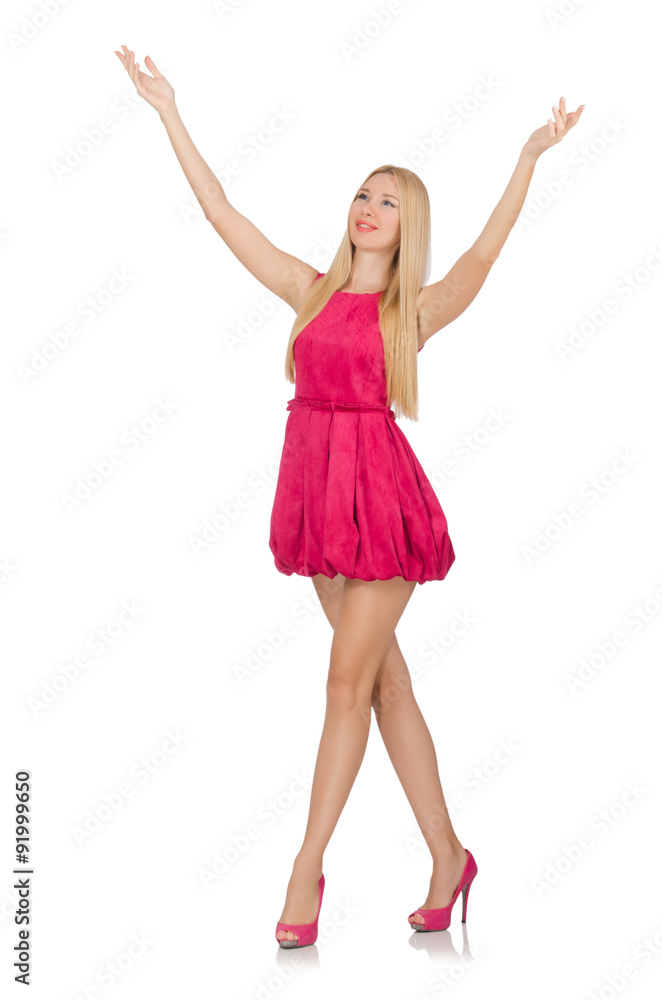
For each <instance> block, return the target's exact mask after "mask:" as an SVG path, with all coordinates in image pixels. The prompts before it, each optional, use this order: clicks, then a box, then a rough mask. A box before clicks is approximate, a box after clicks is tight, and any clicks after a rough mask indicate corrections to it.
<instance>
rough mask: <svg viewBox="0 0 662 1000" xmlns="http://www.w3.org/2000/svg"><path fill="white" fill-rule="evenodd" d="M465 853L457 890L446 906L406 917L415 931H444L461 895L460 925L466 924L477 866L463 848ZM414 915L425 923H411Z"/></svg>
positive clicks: (419, 911)
mask: <svg viewBox="0 0 662 1000" xmlns="http://www.w3.org/2000/svg"><path fill="white" fill-rule="evenodd" d="M465 850H466V852H467V863H466V864H465V866H464V871H463V872H462V875H461V876H460V881H459V882H458V884H457V888H456V889H455V892H454V893H453V898H452V899H451V901H450V903H449V904H448V906H441V907H438V908H437V909H432V910H422V909H419V910H414V912H413V913H410V914H409V916H408V918H407V919H408V920H409V926H410V927H412V928H413V929H414V930H415V931H445V930H446V929H447V928H448V927H450V924H451V911H452V909H453V906H454V905H455V900H456V899H457V898H458V897H459V895H460V893H462V923H463V924H464V923H466V920H467V900H468V898H469V889H470V888H471V883H472V882H473V880H474V879H475V877H476V873H477V871H478V866H477V864H476V862H475V860H474V856H473V854H472V853H471V851H470V850H468V849H467V848H466V847H465ZM416 914H418V915H420V916H421V917H423V918H424V920H425V923H423V924H419V923H416V921H413V922H412V919H411V918H412V917H413V916H415V915H416Z"/></svg>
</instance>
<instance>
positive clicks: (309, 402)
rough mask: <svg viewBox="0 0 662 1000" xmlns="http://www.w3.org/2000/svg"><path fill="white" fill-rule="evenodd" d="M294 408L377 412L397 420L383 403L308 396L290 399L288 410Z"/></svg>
mask: <svg viewBox="0 0 662 1000" xmlns="http://www.w3.org/2000/svg"><path fill="white" fill-rule="evenodd" d="M294 406H306V407H309V408H310V409H311V410H332V411H335V410H349V411H351V412H361V413H363V412H366V411H367V412H377V413H383V414H384V415H385V416H387V417H391V419H392V420H395V413H394V411H393V410H392V409H391V408H390V407H389V406H386V405H385V404H383V403H349V402H345V401H342V400H338V399H310V398H309V397H307V396H295V397H294V399H288V401H287V409H288V410H291V409H292V408H293V407H294Z"/></svg>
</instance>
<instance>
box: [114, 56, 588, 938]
mask: <svg viewBox="0 0 662 1000" xmlns="http://www.w3.org/2000/svg"><path fill="white" fill-rule="evenodd" d="M122 50H123V51H122V52H121V53H120V52H116V55H117V56H118V58H119V59H120V61H121V62H122V65H123V66H124V67H125V69H126V71H127V72H128V74H129V76H130V77H131V79H132V80H133V82H134V84H135V86H136V90H137V91H138V93H139V94H140V96H141V97H143V98H144V99H145V100H146V101H147V102H148V103H149V104H151V105H152V107H153V108H155V109H156V111H157V112H158V114H159V115H160V117H161V120H162V122H163V124H164V126H165V128H166V131H167V133H168V137H169V139H170V141H171V143H172V145H173V148H174V150H175V153H176V155H177V158H178V160H179V162H180V164H181V166H182V169H183V170H184V173H185V174H186V177H187V179H188V181H189V183H190V185H191V187H192V189H193V191H194V193H195V196H196V198H197V199H198V201H199V202H200V205H201V206H202V208H203V210H204V213H205V217H206V218H207V219H208V220H209V222H211V224H212V226H213V227H214V229H215V230H216V231H217V232H218V234H219V235H220V236H221V238H222V239H223V240H224V241H225V243H226V244H227V246H228V247H229V248H230V250H232V252H233V253H234V254H235V256H236V257H237V258H238V259H239V260H240V261H241V263H242V264H243V265H244V266H245V267H246V268H248V270H249V271H250V272H251V274H253V275H254V276H255V277H256V278H257V279H258V281H259V282H260V283H261V284H263V285H265V286H266V287H267V288H269V289H270V290H271V291H272V292H273V293H274V294H275V295H278V296H280V298H282V299H284V301H285V302H287V303H288V305H290V306H291V307H292V309H293V310H294V311H295V313H296V319H295V322H294V326H293V327H292V331H291V334H290V339H289V343H288V347H287V355H286V360H285V373H286V376H287V378H288V379H289V381H290V382H295V385H296V389H295V395H294V397H293V398H292V399H291V400H289V401H288V404H287V408H288V410H290V414H289V416H288V419H287V422H286V429H285V441H284V444H283V451H282V455H281V463H280V469H279V474H278V481H277V484H276V493H275V497H274V504H273V508H272V514H271V525H270V537H269V545H270V548H271V551H272V553H273V556H274V562H275V565H276V568H277V569H278V570H279V571H280V572H281V573H285V574H287V575H291V574H292V573H297V574H299V575H301V576H308V577H311V579H312V583H313V586H314V587H315V591H316V593H317V596H318V598H319V600H320V602H321V604H322V607H323V609H324V612H325V614H326V616H327V618H328V620H329V622H330V624H331V626H332V628H333V639H332V643H331V656H330V665H329V672H328V678H327V684H326V696H327V708H326V716H325V720H324V727H323V729H322V735H321V740H320V744H319V750H318V754H317V761H316V765H315V773H314V778H313V787H312V790H311V798H310V809H309V815H308V824H307V827H306V832H305V835H304V840H303V844H302V846H301V849H300V850H299V853H298V854H297V856H296V858H295V861H294V864H293V868H292V875H291V878H290V880H289V884H288V888H287V896H286V899H285V906H284V907H283V911H282V913H281V918H280V920H279V921H278V923H277V926H276V938H277V940H278V941H279V943H280V945H281V947H302V946H305V945H308V944H313V943H314V942H315V940H316V939H317V925H318V918H319V913H320V908H321V904H322V895H323V892H324V875H323V873H322V859H323V856H324V851H325V848H326V846H327V844H328V842H329V840H330V838H331V834H332V833H333V830H334V828H335V826H336V824H337V822H338V819H339V817H340V814H341V812H342V809H343V808H344V805H345V802H346V801H347V798H348V795H349V792H350V789H351V787H352V785H353V783H354V780H355V778H356V775H357V773H358V770H359V767H360V765H361V762H362V760H363V757H364V754H365V749H366V745H367V739H368V732H369V728H370V720H371V710H374V712H375V716H376V719H377V725H378V727H379V731H380V733H381V735H382V737H383V739H384V743H385V745H386V749H387V752H388V754H389V757H390V759H391V761H392V763H393V766H394V768H395V770H396V773H397V775H398V778H399V779H400V781H401V782H402V785H403V788H404V790H405V793H406V795H407V798H408V800H409V803H410V804H411V807H412V809H413V811H414V815H415V816H416V820H417V822H418V824H419V826H420V828H421V831H422V833H423V836H424V837H425V840H426V843H427V844H428V847H429V849H430V853H431V855H432V862H433V866H432V876H431V879H430V886H429V890H428V895H427V898H426V900H425V902H424V903H423V906H422V907H420V908H419V909H417V910H415V911H414V912H413V913H411V914H410V915H409V918H408V919H409V923H410V925H411V926H412V927H413V928H414V929H416V930H419V931H430V930H442V929H445V928H446V927H448V926H449V924H450V917H451V911H452V908H453V905H454V903H455V901H456V899H457V898H458V897H459V894H460V892H461V893H462V897H463V911H462V920H463V921H464V920H465V917H466V904H467V896H468V891H469V887H470V886H471V883H472V881H473V879H474V877H475V875H476V872H477V866H476V862H475V860H474V858H473V855H472V854H471V852H470V851H468V850H465V848H464V847H463V846H462V844H461V843H460V841H459V840H458V838H457V836H456V834H455V831H454V829H453V826H452V824H451V821H450V817H449V815H448V811H447V808H446V803H445V800H444V795H443V792H442V788H441V783H440V780H439V773H438V768H437V759H436V754H435V750H434V745H433V742H432V738H431V736H430V732H429V730H428V728H427V726H426V724H425V721H424V719H423V716H422V715H421V711H420V709H419V707H418V704H417V702H416V699H415V698H414V694H413V691H412V685H411V677H410V674H409V671H408V669H407V664H406V663H405V660H404V658H403V656H402V652H401V651H400V647H399V645H398V641H397V639H396V636H395V628H396V626H397V624H398V621H399V620H400V617H401V615H402V613H403V611H404V609H405V607H406V605H407V602H408V601H409V598H410V597H411V595H412V593H413V591H414V588H415V586H416V583H425V582H427V581H429V580H443V579H444V577H445V576H446V574H447V572H448V570H449V569H450V567H451V565H452V563H453V561H454V558H455V553H454V551H453V546H452V544H451V540H450V537H449V534H448V530H447V523H446V518H445V516H444V512H443V510H442V508H441V506H440V504H439V501H438V499H437V497H436V495H435V493H434V490H433V489H432V486H431V484H430V482H429V481H428V479H427V477H426V475H425V473H424V471H423V469H422V468H421V466H420V463H419V462H418V459H417V458H416V456H415V454H414V452H413V451H412V449H411V447H410V445H409V442H408V441H407V439H406V437H405V435H404V433H403V432H402V430H401V429H400V427H399V425H398V424H396V423H395V416H396V414H395V412H394V410H393V409H391V408H390V404H391V403H393V405H395V407H396V409H397V410H398V416H400V415H404V416H407V417H410V418H411V419H414V420H417V419H418V381H417V353H418V352H419V351H420V350H421V349H422V347H423V345H424V344H425V342H426V341H427V340H429V338H430V337H432V336H433V334H435V333H437V332H438V331H439V330H441V329H442V328H443V327H445V326H447V325H448V323H450V322H451V321H452V320H454V319H455V318H456V317H457V316H459V315H460V314H461V313H462V312H463V311H464V310H465V309H466V308H467V306H468V305H469V304H470V303H471V302H472V301H473V299H474V298H475V296H476V295H477V293H478V292H479V290H480V289H481V287H482V285H483V283H484V282H485V279H486V277H487V275H488V274H489V271H490V269H491V267H492V265H493V264H494V262H495V261H496V260H497V258H498V256H499V253H500V251H501V248H502V247H503V245H504V243H505V241H506V238H507V236H508V234H509V233H510V230H511V229H512V227H513V225H514V224H515V221H516V219H517V217H518V215H519V212H520V210H521V208H522V205H523V203H524V198H525V196H526V192H527V190H528V187H529V184H530V181H531V177H532V175H533V170H534V167H535V164H536V161H537V159H538V157H539V156H540V154H541V153H542V152H544V150H546V149H548V148H549V147H550V146H553V145H555V144H556V143H558V142H560V141H561V139H562V138H563V137H564V136H565V135H566V134H567V133H568V131H569V130H570V129H571V128H572V127H573V126H574V125H576V124H577V122H578V121H579V118H580V116H581V113H582V111H583V108H584V105H581V106H580V107H579V108H578V109H577V111H571V112H567V111H566V107H565V98H563V97H562V98H561V100H560V101H559V105H558V107H556V106H555V107H554V108H553V118H548V119H547V124H546V125H543V126H542V127H541V128H539V129H536V131H535V132H533V133H532V134H531V135H530V136H529V138H528V139H527V141H526V142H525V143H524V145H523V147H522V149H521V152H520V155H519V159H518V161H517V164H516V166H515V170H514V172H513V174H512V177H511V178H510V181H509V182H508V185H507V187H506V190H505V191H504V194H503V195H502V197H501V199H500V201H499V202H498V204H497V206H496V208H495V209H494V211H493V212H492V214H491V216H490V217H489V219H488V221H487V223H486V225H485V227H484V229H483V231H482V232H481V234H480V235H479V236H478V238H477V240H476V241H475V242H474V244H473V245H472V246H471V247H469V249H468V250H467V251H466V252H465V253H464V254H462V256H461V257H460V258H459V259H458V260H457V261H456V263H455V264H454V265H453V267H452V268H451V269H450V271H449V272H448V274H447V275H446V276H445V277H443V278H442V279H441V280H440V281H437V282H434V283H433V284H430V285H425V286H423V281H424V279H425V277H426V274H427V269H428V263H429V253H430V207H429V201H428V195H427V190H426V188H425V186H424V184H423V182H422V181H421V180H420V178H419V177H418V176H417V175H416V174H414V173H413V172H412V171H410V170H406V169H404V168H402V167H395V166H392V165H390V164H386V165H384V166H381V167H378V168H377V169H376V170H373V171H372V172H371V173H370V174H369V175H368V177H367V178H366V180H365V181H364V183H363V184H362V185H361V187H360V188H359V189H358V191H357V193H356V195H355V197H354V200H353V201H352V203H351V205H350V208H349V218H348V226H347V230H346V232H345V235H344V237H343V240H342V243H341V245H340V248H339V250H338V252H337V253H336V255H335V257H334V259H333V261H332V262H331V264H330V265H329V268H328V271H326V272H324V273H323V274H320V273H319V272H318V271H317V270H316V268H314V267H310V266H309V265H308V264H306V263H305V262H304V261H302V260H299V259H298V258H296V257H293V256H291V255H290V254H288V253H285V252H283V251H282V250H279V249H277V248H276V247H274V246H273V244H272V243H270V242H269V240H267V239H266V238H265V237H264V236H263V234H262V233H261V232H260V231H259V230H258V229H256V227H255V226H254V225H253V224H252V223H251V222H250V221H249V220H248V219H246V218H245V217H244V216H243V215H241V214H240V213H239V212H238V211H237V210H236V209H235V208H233V207H232V205H230V203H229V202H228V200H227V198H226V196H225V193H224V191H223V189H222V187H221V185H220V183H219V181H218V179H217V178H216V176H215V175H214V173H213V172H212V170H211V169H210V168H209V166H208V165H207V164H206V162H205V161H204V160H203V158H202V156H201V155H200V153H199V152H198V150H197V149H196V147H195V146H194V144H193V142H192V140H191V137H190V136H189V134H188V132H187V131H186V128H185V127H184V125H183V123H182V120H181V118H180V117H179V113H178V111H177V107H176V105H175V99H174V97H175V95H174V90H173V88H172V87H171V86H170V84H169V83H168V81H167V80H166V79H165V77H164V76H163V75H162V74H161V73H160V72H159V70H158V69H157V67H156V66H155V64H154V62H153V61H152V60H151V59H150V57H149V56H146V57H145V63H146V65H147V68H148V70H149V72H150V73H151V74H152V76H149V75H148V74H146V73H143V72H141V71H140V69H139V63H137V62H136V61H135V53H134V52H132V51H131V50H129V49H127V47H126V46H125V45H123V46H122ZM295 362H296V380H295V367H294V366H295Z"/></svg>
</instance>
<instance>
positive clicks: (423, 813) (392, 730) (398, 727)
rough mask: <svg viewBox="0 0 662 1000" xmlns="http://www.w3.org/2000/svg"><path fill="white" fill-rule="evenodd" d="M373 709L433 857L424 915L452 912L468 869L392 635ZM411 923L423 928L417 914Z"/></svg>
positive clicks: (427, 734) (431, 745)
mask: <svg viewBox="0 0 662 1000" xmlns="http://www.w3.org/2000/svg"><path fill="white" fill-rule="evenodd" d="M372 704H373V708H374V710H375V716H376V718H377V725H378V726H379V731H380V733H381V735H382V739H383V740H384V745H385V747H386V750H387V752H388V755H389V757H390V759H391V763H392V764H393V767H394V768H395V772H396V774H397V775H398V778H399V779H400V782H401V784H402V787H403V789H404V791H405V795H406V796H407V799H408V801H409V804H410V806H411V807H412V809H413V811H414V815H415V816H416V820H417V822H418V825H419V826H420V828H421V832H422V834H423V836H424V838H425V841H426V843H427V845H428V847H429V848H430V853H431V854H432V861H433V866H432V876H431V878H430V887H429V890H428V895H427V898H426V900H425V902H424V903H422V904H420V905H421V906H422V907H423V908H424V909H436V908H437V907H441V906H448V904H449V903H450V901H451V898H452V896H453V893H454V892H455V889H456V887H457V885H458V883H459V881H460V877H461V875H462V871H463V869H464V866H465V865H466V863H467V852H466V851H465V849H464V848H463V847H462V844H461V843H460V841H459V840H458V838H457V836H456V833H455V830H454V829H453V824H452V823H451V819H450V816H449V815H448V809H447V807H446V801H445V799H444V793H443V791H442V788H441V781H440V780H439V766H438V763H437V755H436V752H435V749H434V743H433V742H432V737H431V735H430V730H429V729H428V727H427V725H426V723H425V719H424V718H423V715H422V713H421V710H420V708H419V706H418V702H417V701H416V698H415V697H414V693H413V690H412V684H411V675H410V673H409V670H408V668H407V664H406V663H405V660H404V657H403V655H402V652H401V650H400V647H399V645H398V640H397V639H396V637H395V635H393V637H392V639H391V642H390V644H389V647H388V650H387V652H386V655H385V656H384V659H383V660H382V663H381V665H380V668H379V671H378V673H377V678H376V680H375V687H374V690H373V702H372ZM412 923H424V920H423V917H420V916H418V915H417V914H416V915H414V916H413V917H412Z"/></svg>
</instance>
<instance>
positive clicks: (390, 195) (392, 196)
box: [356, 187, 400, 201]
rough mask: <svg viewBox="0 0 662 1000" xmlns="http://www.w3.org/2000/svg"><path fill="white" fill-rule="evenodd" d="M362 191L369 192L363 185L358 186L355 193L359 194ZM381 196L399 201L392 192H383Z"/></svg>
mask: <svg viewBox="0 0 662 1000" xmlns="http://www.w3.org/2000/svg"><path fill="white" fill-rule="evenodd" d="M362 191H365V192H366V193H367V194H370V192H369V191H368V189H367V188H365V187H364V188H359V189H358V191H357V192H356V193H357V194H361V192H362ZM382 198H393V199H394V200H395V201H399V200H400V199H399V198H397V197H396V196H395V195H394V194H387V193H386V192H384V194H383V195H382Z"/></svg>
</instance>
